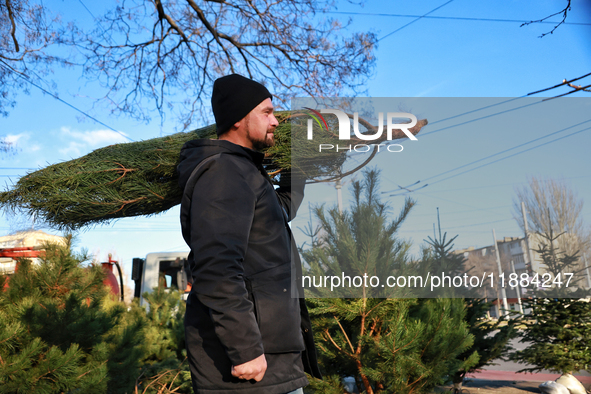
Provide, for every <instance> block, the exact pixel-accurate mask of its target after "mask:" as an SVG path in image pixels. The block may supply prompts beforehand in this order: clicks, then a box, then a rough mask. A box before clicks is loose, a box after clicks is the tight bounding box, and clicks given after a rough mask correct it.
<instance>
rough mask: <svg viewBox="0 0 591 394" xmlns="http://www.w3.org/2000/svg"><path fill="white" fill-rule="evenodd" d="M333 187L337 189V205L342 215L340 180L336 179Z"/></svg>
mask: <svg viewBox="0 0 591 394" xmlns="http://www.w3.org/2000/svg"><path fill="white" fill-rule="evenodd" d="M334 187H335V189H337V204H338V206H339V213H340V214H341V215H342V214H343V193H342V192H341V189H342V188H343V186H342V185H341V178H337V180H336V182H335V186H334Z"/></svg>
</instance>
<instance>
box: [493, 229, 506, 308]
mask: <svg viewBox="0 0 591 394" xmlns="http://www.w3.org/2000/svg"><path fill="white" fill-rule="evenodd" d="M492 233H493V241H494V242H495V251H496V252H497V267H498V268H499V281H500V280H501V275H502V274H503V269H502V268H501V255H500V254H499V246H498V245H497V235H496V234H495V229H494V228H493V231H492ZM499 281H497V283H498V286H500V287H501V298H502V299H503V308H505V311H508V310H509V305H508V304H507V293H506V292H505V286H501V283H500V282H499ZM499 315H500V313H499Z"/></svg>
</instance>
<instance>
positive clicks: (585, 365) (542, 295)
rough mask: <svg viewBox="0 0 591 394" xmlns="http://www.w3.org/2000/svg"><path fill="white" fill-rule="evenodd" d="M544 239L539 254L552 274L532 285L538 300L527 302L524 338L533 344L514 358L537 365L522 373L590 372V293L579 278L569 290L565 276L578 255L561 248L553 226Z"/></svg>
mask: <svg viewBox="0 0 591 394" xmlns="http://www.w3.org/2000/svg"><path fill="white" fill-rule="evenodd" d="M541 236H542V238H543V239H544V241H542V243H541V245H540V247H539V248H538V250H537V252H538V253H539V254H540V255H541V258H542V261H543V262H544V265H545V266H546V268H547V270H548V272H549V273H548V274H544V275H539V276H538V278H536V277H534V281H532V286H533V285H536V284H537V285H538V288H537V289H535V290H534V292H533V294H534V298H531V299H527V300H526V301H525V307H526V308H528V309H530V313H529V314H528V315H527V316H526V319H525V320H524V324H525V329H524V330H523V333H522V338H523V341H525V342H529V343H531V344H530V345H529V346H528V347H527V348H526V349H524V350H521V351H517V352H515V353H513V354H512V355H511V358H512V359H513V360H516V361H518V362H520V363H527V364H531V365H533V367H529V368H524V369H523V370H522V371H528V372H534V371H540V370H542V369H547V370H550V371H555V372H560V373H563V374H565V373H573V372H578V371H580V370H588V369H589V368H591V303H590V302H589V299H588V298H586V299H585V298H584V297H589V290H584V289H582V288H578V289H577V288H576V284H577V282H576V277H575V276H573V280H572V282H571V283H569V284H568V287H567V280H568V275H565V274H568V273H573V272H572V268H573V267H574V266H575V262H576V261H577V259H578V257H577V254H578V252H575V253H572V254H571V253H567V252H564V251H562V250H561V249H560V248H558V247H557V246H556V245H555V244H554V242H555V241H556V239H557V236H555V235H554V233H553V231H552V228H551V227H550V230H549V231H548V232H546V233H544V234H541ZM545 275H549V276H548V277H546V276H545ZM547 278H550V280H546V279H547ZM557 278H558V280H557ZM534 282H535V283H534ZM544 286H548V288H547V289H546V288H544ZM575 289H576V290H575Z"/></svg>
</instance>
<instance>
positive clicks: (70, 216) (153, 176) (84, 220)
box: [0, 111, 427, 230]
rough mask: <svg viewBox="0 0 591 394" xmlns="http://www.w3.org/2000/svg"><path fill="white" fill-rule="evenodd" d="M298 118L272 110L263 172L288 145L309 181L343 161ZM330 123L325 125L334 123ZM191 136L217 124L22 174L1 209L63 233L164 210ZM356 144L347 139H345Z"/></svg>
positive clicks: (283, 162) (176, 195)
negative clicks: (322, 150)
mask: <svg viewBox="0 0 591 394" xmlns="http://www.w3.org/2000/svg"><path fill="white" fill-rule="evenodd" d="M302 115H306V116H308V115H307V114H302V113H295V112H294V113H293V114H292V113H291V112H289V111H286V112H279V113H276V116H277V119H278V120H279V126H278V127H277V129H276V131H275V141H276V143H275V146H273V147H271V148H269V149H267V151H266V152H265V155H266V160H265V164H266V169H267V170H268V172H269V173H270V174H272V175H276V174H278V173H281V171H286V170H291V166H292V164H291V163H292V150H293V152H294V154H297V155H298V161H297V163H298V171H302V172H303V173H304V174H305V176H306V178H307V179H316V180H318V179H326V178H329V177H331V176H334V175H335V174H337V173H338V172H339V171H340V168H341V167H342V165H343V163H344V162H345V160H346V157H347V156H346V152H343V151H340V152H338V151H336V152H329V153H327V154H323V155H319V154H318V144H321V143H326V144H331V143H332V144H337V143H338V141H339V140H338V133H332V132H329V133H324V134H320V133H318V134H319V138H316V137H315V138H314V139H315V141H314V144H315V145H313V144H310V143H309V141H307V140H306V139H305V138H293V136H297V135H300V136H301V135H305V134H304V133H306V124H305V119H304V117H303V116H302ZM299 118H301V119H300V120H298V119H299ZM306 119H307V118H306ZM335 123H336V121H335V122H334V123H333V124H332V125H331V127H330V128H332V127H335ZM426 123H427V122H426V120H423V121H420V122H419V124H417V126H415V127H414V128H413V129H411V131H412V132H413V133H414V134H416V133H418V132H419V130H420V129H421V127H422V126H424V125H425V124H426ZM329 125H330V121H329ZM402 137H404V135H403V134H402V132H401V133H399V134H396V135H395V138H402ZM197 138H209V139H212V138H217V137H216V133H215V125H209V126H206V127H203V128H201V129H197V130H194V131H191V132H187V133H184V132H182V133H176V134H172V135H170V136H166V137H161V138H153V139H149V140H146V141H139V142H131V143H124V144H116V145H110V146H107V147H104V148H100V149H97V150H95V151H93V152H91V153H89V154H87V155H86V156H83V157H80V158H77V159H73V160H69V161H66V162H61V163H57V164H53V165H50V166H48V167H45V168H42V169H40V170H37V171H34V172H31V173H29V174H27V175H25V176H23V177H22V178H20V179H19V181H18V182H17V183H16V184H15V185H13V186H12V187H11V188H10V189H9V190H7V191H4V192H0V206H2V207H3V208H7V209H10V210H12V211H20V212H23V213H27V214H30V215H34V216H35V218H36V219H37V220H41V221H44V222H46V223H47V224H49V225H51V226H54V227H56V228H58V229H62V230H65V229H67V230H75V229H79V228H81V227H83V226H87V225H93V224H100V223H104V222H108V221H110V220H112V219H117V218H123V217H131V216H142V215H153V214H157V213H160V212H163V211H166V210H168V209H170V208H172V207H173V206H175V205H177V204H180V201H181V196H182V190H181V189H180V188H179V186H178V174H177V173H176V167H177V165H178V162H179V154H180V150H181V147H182V146H183V144H184V143H185V142H187V141H190V140H193V139H197ZM292 140H293V141H292ZM292 142H293V147H292ZM355 142H356V141H355V140H354V139H351V142H350V143H355ZM357 142H359V141H357ZM376 142H377V141H376ZM370 157H373V156H370Z"/></svg>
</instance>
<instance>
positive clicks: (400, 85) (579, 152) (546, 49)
mask: <svg viewBox="0 0 591 394" xmlns="http://www.w3.org/2000/svg"><path fill="white" fill-rule="evenodd" d="M54 3H56V7H58V9H59V7H62V8H63V7H64V4H63V3H62V2H58V1H55V2H54ZM565 3H566V2H565V1H562V0H530V1H526V0H511V1H500V0H496V1H478V2H474V1H468V0H454V1H451V2H449V1H443V0H439V1H413V2H409V1H398V0H391V1H368V2H366V4H365V6H363V7H361V6H359V5H354V4H350V3H348V2H344V1H339V2H338V4H339V8H338V11H339V13H333V14H331V16H332V17H338V18H342V19H343V20H347V19H348V18H351V23H352V28H353V29H357V30H373V31H375V32H376V33H377V35H378V37H379V38H382V37H385V38H383V39H381V40H380V41H379V46H378V49H377V51H376V56H377V63H376V70H375V73H374V75H373V76H372V78H371V80H370V81H369V83H368V85H367V89H368V93H369V96H371V97H408V98H416V97H419V98H429V97H435V98H440V100H441V101H440V103H441V105H448V104H450V103H455V104H454V105H455V107H453V106H452V107H450V109H449V111H440V112H439V113H438V112H437V111H434V112H429V113H425V117H427V118H428V119H429V121H430V122H431V124H430V125H429V126H427V127H426V128H425V129H424V130H423V131H422V134H425V136H424V137H423V136H422V135H421V134H419V136H418V139H419V140H418V141H417V142H413V143H414V144H411V143H410V141H409V142H405V143H404V147H405V152H404V154H405V155H404V156H399V157H397V158H396V159H395V160H394V161H392V162H391V163H390V164H389V163H387V162H384V163H382V162H376V163H377V164H378V165H379V167H380V168H382V176H383V179H382V186H383V189H382V190H384V191H387V190H394V189H397V188H398V186H399V185H400V186H406V185H409V184H412V183H414V182H416V181H417V180H422V179H428V178H429V177H432V176H434V175H438V174H440V173H442V172H445V171H447V170H450V169H453V168H456V167H459V166H462V165H465V164H468V163H471V162H473V161H475V160H479V159H482V158H484V157H487V156H489V155H492V154H494V153H497V152H500V151H503V150H505V149H509V148H512V147H514V146H517V145H519V144H522V143H525V142H527V141H530V140H533V139H535V138H537V137H540V136H543V135H546V134H549V133H551V132H553V131H557V130H559V129H560V127H561V126H562V127H568V126H572V125H573V124H575V123H577V122H580V121H581V120H578V121H575V118H577V119H579V118H580V119H582V120H585V119H584V116H585V114H587V115H591V110H588V111H585V110H584V108H587V109H589V108H590V107H589V106H588V103H589V102H590V100H591V93H576V94H574V95H572V97H579V99H570V100H577V104H576V105H574V104H573V105H572V107H573V108H582V109H580V110H579V112H576V115H577V116H574V115H572V114H571V113H568V114H565V113H560V112H558V113H556V114H554V116H550V117H549V118H548V119H549V120H548V121H547V122H546V123H542V124H540V122H539V119H538V118H540V117H542V115H544V116H549V114H548V111H549V110H547V108H552V110H556V109H557V110H560V108H561V107H560V105H562V104H560V105H559V104H556V106H554V107H547V106H546V107H544V108H546V110H543V109H540V110H538V112H536V111H535V110H533V111H526V110H523V112H520V113H519V112H518V114H522V115H520V116H519V115H518V116H516V118H515V119H518V120H520V121H523V124H520V125H519V127H518V126H515V125H511V127H509V126H507V125H505V126H504V127H501V126H499V128H497V129H494V128H492V129H491V128H490V127H489V128H485V127H480V124H478V123H474V124H473V125H472V126H466V127H463V128H462V127H455V128H448V129H444V130H440V131H438V132H436V133H432V134H427V133H430V132H433V131H435V130H438V129H440V128H443V127H444V126H451V125H453V122H448V123H447V124H444V123H443V122H442V123H440V124H438V123H434V122H436V121H437V120H441V119H442V118H445V117H447V115H448V114H449V115H454V114H457V112H458V111H460V110H461V109H462V108H464V107H470V106H471V105H472V106H474V107H472V108H476V107H477V106H478V105H481V104H483V105H484V103H485V102H486V100H484V101H482V100H483V99H475V100H470V99H464V100H466V101H464V102H461V101H458V100H459V99H454V98H462V97H467V98H470V97H479V98H486V97H521V96H524V95H526V94H527V93H530V92H532V91H537V90H539V89H543V88H546V87H550V86H553V85H555V84H558V83H560V82H562V79H563V78H567V79H570V78H575V77H579V76H582V75H584V74H587V73H589V72H591V6H590V4H589V3H590V2H589V1H583V0H573V9H572V12H571V13H570V14H569V17H568V19H567V22H569V23H570V24H565V25H562V26H560V27H559V28H558V29H556V31H555V32H554V33H553V34H551V35H547V36H545V37H543V38H539V36H540V35H541V34H543V33H545V32H549V31H550V30H551V29H552V28H553V26H554V25H553V24H534V25H529V26H524V27H520V24H521V23H520V22H511V21H507V20H513V21H521V20H523V21H528V20H535V19H540V18H543V17H546V16H547V15H550V14H552V13H555V12H557V11H559V10H560V9H562V7H563V6H564V4H565ZM97 4H98V3H87V4H86V6H87V7H88V8H89V9H90V10H91V11H92V12H93V13H95V14H99V13H100V11H101V10H100V9H99V8H96V9H95V8H93V7H100V6H99V5H97ZM442 5H443V6H442ZM440 6H442V7H441V8H439V9H437V10H436V11H435V12H433V13H431V14H429V15H428V16H429V17H437V18H422V19H417V18H416V17H413V15H425V14H427V13H429V12H430V11H432V10H433V9H435V8H437V7H440ZM68 7H69V8H68V10H67V12H68V13H70V15H74V16H75V17H76V18H77V19H79V20H81V21H88V20H89V19H88V18H90V16H89V13H88V11H87V10H85V9H84V7H83V6H82V3H80V2H69V4H68ZM393 14H397V15H411V16H393ZM458 18H468V19H458ZM483 19H487V20H483ZM491 19H495V21H492V20H491ZM552 20H553V21H557V20H558V17H554V18H552ZM412 21H414V22H413V23H412V24H408V23H409V22H412ZM577 23H583V24H584V25H581V24H577ZM585 24H586V25H585ZM391 33H392V34H391ZM54 79H55V80H56V82H57V83H58V86H59V92H60V97H62V98H63V99H64V100H66V101H68V102H70V103H72V104H73V105H75V106H77V107H79V108H82V109H84V110H86V111H89V112H90V113H92V114H93V116H95V117H96V118H97V119H99V120H101V121H102V122H104V123H105V124H108V125H109V126H111V127H113V128H114V129H116V130H119V131H121V132H122V133H124V134H125V135H126V136H127V137H129V138H131V139H133V140H140V139H149V138H153V137H157V136H161V135H166V134H170V133H173V132H174V131H175V130H174V127H175V125H174V124H173V123H172V122H165V123H164V124H161V123H160V121H159V119H158V118H157V116H155V117H154V120H153V121H152V122H151V123H150V124H141V123H137V122H134V121H132V120H130V119H126V118H124V117H112V116H111V115H110V113H109V110H108V108H100V107H96V108H94V109H92V108H90V100H89V99H88V97H92V96H96V95H98V94H99V92H98V91H97V90H96V87H95V86H93V85H92V84H91V83H87V82H86V81H84V80H83V79H81V78H80V77H79V75H77V74H76V73H75V72H72V71H71V70H70V71H65V72H64V71H58V72H57V73H56V74H55V75H54ZM590 80H591V77H588V78H586V79H584V80H582V81H580V83H582V84H589V83H590V82H589V81H590ZM585 82H586V83H585ZM577 83H579V82H577ZM566 91H567V90H566V89H565V88H560V89H556V90H555V91H551V92H549V95H552V94H553V93H554V92H555V93H556V94H560V93H565V92H566ZM539 96H540V95H537V96H536V97H539ZM585 97H587V99H585ZM17 100H18V103H17V106H16V108H14V109H13V110H12V111H11V112H10V114H9V116H8V117H7V118H0V133H1V134H2V135H5V136H7V138H8V139H9V140H10V141H13V142H14V143H15V145H16V147H17V148H18V152H17V153H16V154H15V155H11V156H5V157H2V158H1V163H0V167H1V169H0V177H1V179H2V180H3V181H5V182H6V183H7V184H10V183H11V182H13V181H16V180H17V179H18V177H20V176H22V175H24V174H25V173H26V172H27V170H26V169H36V168H39V167H43V166H45V165H47V164H52V163H56V162H59V161H63V160H69V159H71V158H75V157H79V156H81V155H84V154H86V153H88V152H90V151H91V150H93V149H96V148H99V147H102V146H105V145H109V144H113V143H119V142H125V141H126V140H127V139H126V138H125V137H124V136H122V135H121V134H118V133H115V132H113V131H111V130H108V129H107V128H105V127H104V126H102V125H99V124H97V123H95V122H93V121H91V120H89V119H84V118H83V117H82V116H81V114H80V113H78V112H76V111H74V110H73V109H71V108H70V107H68V106H66V105H64V104H63V103H61V102H59V101H57V100H55V99H53V98H51V97H49V96H47V95H44V94H42V93H40V92H39V91H38V90H36V89H35V88H34V87H31V94H30V95H24V94H21V95H19V96H18V98H17ZM501 101H502V100H501ZM561 103H568V102H566V101H562V102H561ZM571 103H574V101H571ZM450 105H451V104H450ZM585 105H586V107H585ZM589 118H591V116H589ZM534 119H535V120H537V121H534ZM200 126H203V124H195V125H194V127H195V128H197V127H200ZM583 128H584V127H582V126H581V127H580V128H579V129H574V128H573V129H572V131H573V132H574V131H577V130H580V129H583ZM570 132H571V131H567V132H565V133H563V134H559V135H557V136H556V137H555V138H559V137H563V136H564V135H567V134H569V133H570ZM552 139H554V138H549V139H546V140H543V141H540V143H542V142H547V141H549V140H552ZM535 145H536V144H534V145H528V146H526V147H525V148H527V147H531V146H535ZM589 146H591V131H581V132H580V133H579V134H576V135H572V136H570V137H567V138H562V139H558V140H557V141H555V142H552V143H548V144H547V145H544V146H542V147H539V148H536V149H532V150H530V151H528V152H524V153H521V154H518V155H515V156H514V157H510V158H506V159H504V160H501V161H499V162H497V163H493V164H488V165H486V166H484V167H482V168H478V169H473V170H471V171H470V172H467V173H465V174H462V175H457V176H455V177H453V178H450V179H449V180H445V181H442V182H440V183H433V182H435V181H437V180H438V179H443V178H445V176H442V177H439V178H434V179H433V182H432V183H431V185H430V186H428V187H426V188H424V189H422V190H420V191H417V192H415V193H412V197H413V198H415V199H416V200H417V202H418V205H417V206H416V208H415V209H414V210H413V212H412V213H411V215H410V217H409V219H408V220H407V222H406V223H405V224H404V226H403V227H402V229H401V231H400V236H402V237H404V238H406V239H408V240H410V241H412V242H413V244H414V245H415V247H414V248H413V251H414V252H416V251H418V245H420V244H421V243H422V241H423V239H425V238H426V237H427V236H429V235H432V228H433V223H434V222H435V221H436V208H437V207H439V210H440V214H441V219H442V230H444V231H446V230H447V231H448V232H449V233H450V234H451V235H456V234H458V235H459V237H458V238H457V240H456V247H458V248H464V247H468V246H475V247H479V246H485V245H489V244H490V243H491V242H492V234H491V232H492V229H493V228H495V230H496V234H497V236H498V237H499V238H500V237H504V236H521V232H520V230H519V228H518V226H517V224H516V223H515V221H514V220H513V219H512V214H511V209H512V198H513V196H514V188H515V187H519V186H521V185H523V184H525V182H526V180H527V177H528V176H532V175H536V176H551V177H563V178H565V179H566V180H567V181H568V182H569V183H570V185H571V187H572V188H573V189H574V190H575V191H576V192H577V193H578V195H579V197H581V198H583V199H584V200H585V201H586V203H587V205H586V206H585V208H584V211H583V215H584V220H585V221H586V222H587V224H588V223H589V222H591V208H590V205H589V204H591V182H590V181H591V173H590V171H589V168H590V167H591V166H590V164H591V160H590V159H589V154H588V148H589ZM525 148H524V149H525ZM518 151H520V150H515V151H511V152H509V153H507V154H504V155H500V156H497V157H495V159H499V158H503V157H505V156H507V155H509V154H511V153H516V152H518ZM492 160H493V159H490V160H486V161H483V162H479V163H478V165H482V164H486V163H488V162H489V161H492ZM476 166H477V165H473V166H468V167H464V168H463V170H469V169H472V168H473V167H476ZM458 172H461V171H457V172H452V173H450V174H449V175H455V174H457V173H458ZM358 179H359V178H358ZM349 185H350V180H347V179H345V186H344V190H345V191H346V190H347V187H348V186H349ZM308 196H309V198H308V200H306V201H305V202H304V205H303V206H302V209H301V212H300V219H299V220H298V221H297V222H296V223H294V228H295V230H296V236H297V237H298V243H302V242H304V241H305V237H302V235H301V233H300V234H298V231H297V228H298V227H300V226H303V225H304V224H305V222H306V221H307V220H308V218H309V210H308V201H312V203H316V202H320V201H322V202H325V203H327V204H328V205H329V206H330V205H331V204H335V203H336V192H335V189H334V185H332V186H331V185H327V186H326V185H325V186H310V187H308ZM320 196H322V197H320ZM388 196H389V194H388V193H386V194H383V198H384V199H385V200H388V202H389V203H390V205H391V207H392V211H393V212H394V213H396V212H397V211H398V209H399V207H400V206H401V204H402V201H403V198H404V196H397V197H388ZM347 200H348V195H347V193H345V204H346V203H347ZM27 224H28V220H27V219H26V218H20V217H16V218H15V217H7V216H6V215H3V216H1V217H0V233H2V234H7V233H9V232H12V231H15V230H19V229H21V228H23V227H26V226H27ZM42 229H43V230H45V231H48V232H54V233H55V231H54V230H51V229H47V228H42ZM78 246H79V247H84V248H87V249H88V250H89V251H90V252H92V253H95V254H96V255H97V258H98V259H99V260H106V258H107V254H108V253H113V254H114V255H115V257H116V258H118V259H119V260H120V261H121V262H123V264H124V267H125V268H126V271H127V272H128V273H129V271H130V267H131V259H132V258H133V257H144V256H145V255H146V254H147V253H150V252H156V251H182V250H187V247H186V245H185V244H184V241H183V240H182V237H181V235H180V229H179V225H178V209H176V208H174V209H172V210H170V211H169V212H167V213H165V214H162V215H158V216H154V217H149V218H130V219H123V220H119V221H116V222H113V223H112V224H110V225H104V226H100V227H95V228H92V229H87V230H84V231H81V232H80V233H79V234H78Z"/></svg>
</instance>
